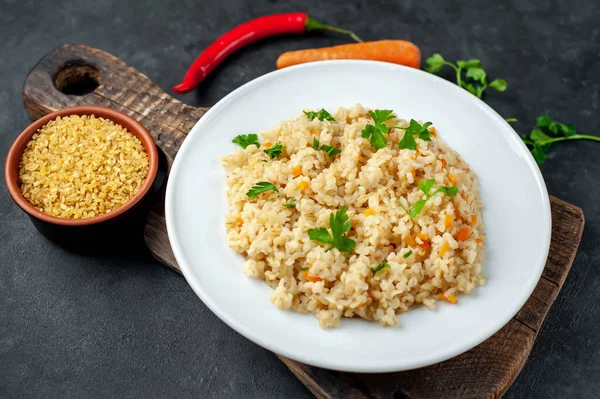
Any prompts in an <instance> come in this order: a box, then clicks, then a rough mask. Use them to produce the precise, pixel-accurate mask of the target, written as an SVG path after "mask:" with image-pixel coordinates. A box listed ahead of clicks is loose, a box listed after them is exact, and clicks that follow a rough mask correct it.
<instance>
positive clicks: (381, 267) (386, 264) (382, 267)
mask: <svg viewBox="0 0 600 399" xmlns="http://www.w3.org/2000/svg"><path fill="white" fill-rule="evenodd" d="M390 268H391V267H390V264H389V263H387V262H386V261H383V263H381V264H379V265H377V267H376V268H374V269H371V271H372V272H373V276H374V275H375V274H377V272H378V271H380V270H382V269H390Z"/></svg>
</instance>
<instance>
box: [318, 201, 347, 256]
mask: <svg viewBox="0 0 600 399" xmlns="http://www.w3.org/2000/svg"><path fill="white" fill-rule="evenodd" d="M329 227H330V228H331V233H329V231H328V230H327V229H326V228H325V227H321V228H318V229H309V230H308V236H309V237H310V239H311V240H312V241H318V242H322V243H325V244H331V248H337V249H338V250H339V251H340V252H352V249H354V247H355V246H356V241H354V240H352V239H350V238H348V237H344V234H345V233H346V232H348V230H350V227H352V224H351V223H350V220H349V218H348V215H347V214H346V207H344V206H342V207H341V208H340V209H339V210H338V211H337V212H335V214H333V213H332V214H331V215H330V216H329ZM331 248H329V249H331Z"/></svg>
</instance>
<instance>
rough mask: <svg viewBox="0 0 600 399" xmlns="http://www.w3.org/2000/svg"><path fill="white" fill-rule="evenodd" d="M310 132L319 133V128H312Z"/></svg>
mask: <svg viewBox="0 0 600 399" xmlns="http://www.w3.org/2000/svg"><path fill="white" fill-rule="evenodd" d="M310 132H311V133H312V134H314V135H317V134H319V131H318V130H317V129H312V130H311V131H310Z"/></svg>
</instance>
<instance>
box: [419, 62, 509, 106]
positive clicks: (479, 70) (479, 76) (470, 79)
mask: <svg viewBox="0 0 600 399" xmlns="http://www.w3.org/2000/svg"><path fill="white" fill-rule="evenodd" d="M425 62H426V64H427V66H426V67H425V70H426V71H427V72H429V73H436V72H439V71H440V70H441V69H442V68H443V67H444V66H449V67H450V68H452V69H454V72H455V73H456V84H457V85H458V86H460V87H462V88H463V89H465V90H467V91H468V92H469V93H471V94H473V95H474V96H477V97H478V98H481V97H482V96H483V92H484V91H485V90H486V89H487V88H488V87H491V88H492V89H495V90H497V91H504V90H506V86H507V84H506V80H504V79H494V80H492V81H491V82H489V83H488V81H487V73H486V72H485V70H484V69H483V65H481V61H480V60H476V59H472V60H467V61H464V60H457V61H456V63H452V62H448V61H446V60H445V59H444V57H442V56H441V55H440V54H438V53H435V54H433V55H432V56H431V57H429V58H428V59H427V60H426V61H425Z"/></svg>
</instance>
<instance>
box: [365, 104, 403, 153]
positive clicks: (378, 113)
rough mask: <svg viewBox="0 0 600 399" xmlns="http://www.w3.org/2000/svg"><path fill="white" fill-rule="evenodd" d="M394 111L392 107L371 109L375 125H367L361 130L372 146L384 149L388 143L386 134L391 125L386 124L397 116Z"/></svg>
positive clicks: (370, 113) (370, 112)
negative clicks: (393, 113)
mask: <svg viewBox="0 0 600 399" xmlns="http://www.w3.org/2000/svg"><path fill="white" fill-rule="evenodd" d="M392 112H393V111H392V110H390V109H376V110H374V111H369V115H371V118H373V125H366V126H365V128H364V129H363V130H362V132H361V133H362V134H361V135H362V137H364V138H365V139H367V138H368V139H369V143H370V144H371V146H372V147H375V148H377V149H378V150H380V149H382V148H383V147H385V145H386V144H387V139H386V138H385V136H384V134H388V133H389V131H390V129H391V127H390V126H388V125H386V124H385V122H386V121H389V120H390V119H394V118H395V116H394V115H392Z"/></svg>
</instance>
